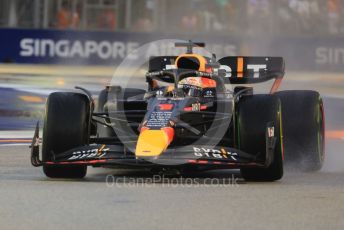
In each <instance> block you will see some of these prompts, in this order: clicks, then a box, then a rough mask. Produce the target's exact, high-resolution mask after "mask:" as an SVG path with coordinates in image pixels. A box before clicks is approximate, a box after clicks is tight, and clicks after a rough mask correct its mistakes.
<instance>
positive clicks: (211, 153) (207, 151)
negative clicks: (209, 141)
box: [193, 147, 238, 161]
mask: <svg viewBox="0 0 344 230" xmlns="http://www.w3.org/2000/svg"><path fill="white" fill-rule="evenodd" d="M193 150H194V155H195V156H197V157H207V158H213V159H231V160H233V161H237V158H236V157H237V156H238V154H237V153H236V152H229V151H226V150H225V149H224V148H221V149H212V148H196V147H193Z"/></svg>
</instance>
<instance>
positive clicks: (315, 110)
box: [276, 90, 325, 171]
mask: <svg viewBox="0 0 344 230" xmlns="http://www.w3.org/2000/svg"><path fill="white" fill-rule="evenodd" d="M276 95H277V96H278V97H279V98H280V100H281V103H282V108H283V124H284V129H283V132H284V139H285V158H286V163H287V165H289V166H294V165H295V166H296V167H297V168H299V169H301V170H303V171H317V170H320V169H321V167H322V165H323V163H324V158H325V138H324V132H325V125H324V124H325V123H324V120H325V119H324V106H323V102H322V99H321V97H320V95H319V93H318V92H315V91H311V90H288V91H281V92H277V93H276Z"/></svg>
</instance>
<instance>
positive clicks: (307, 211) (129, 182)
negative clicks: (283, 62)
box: [0, 79, 344, 230]
mask: <svg viewBox="0 0 344 230" xmlns="http://www.w3.org/2000/svg"><path fill="white" fill-rule="evenodd" d="M301 80H302V79H301ZM308 82H309V81H308V80H307V81H306V83H307V84H308ZM287 83H288V82H287ZM306 83H304V84H301V83H300V84H298V83H296V84H295V82H294V83H291V86H290V87H286V88H292V89H294V88H298V87H300V88H306V87H305V86H307V84H306ZM342 83H343V81H341V84H342ZM314 84H315V83H314ZM318 85H320V83H319V84H317V85H314V86H312V85H311V86H309V88H317V87H320V86H318ZM287 86H288V84H287ZM336 87H337V91H335V88H336ZM319 89H320V91H321V92H322V93H323V94H327V95H330V94H331V93H333V94H336V95H339V94H341V96H340V97H342V96H343V94H342V93H341V92H342V91H343V90H342V89H343V87H342V85H340V84H337V83H336V84H335V83H332V84H331V85H329V86H328V89H327V88H323V86H321V87H320V88H319ZM343 101H344V100H343V99H339V98H338V99H334V98H331V99H329V98H327V99H325V110H326V124H327V131H333V130H339V131H341V130H344V119H343V114H344V102H343ZM0 122H3V123H4V124H9V123H10V122H11V121H8V120H4V119H2V120H1V118H0ZM15 122H18V121H17V120H15ZM20 126H21V127H22V125H20ZM13 133H14V134H15V137H17V138H20V137H21V136H18V134H17V133H15V132H13ZM340 133H341V132H339V134H340ZM6 135H7V134H6ZM343 147H344V140H342V137H341V136H340V135H337V134H336V133H335V132H334V133H332V136H331V137H330V136H329V139H328V140H327V146H326V150H327V158H326V161H325V165H324V167H323V170H322V171H321V172H318V173H300V172H296V171H295V170H294V169H288V170H287V171H286V173H285V176H284V177H283V179H282V180H281V181H278V182H274V183H246V182H245V181H243V180H242V179H241V178H240V174H239V173H238V172H237V171H214V172H207V173H199V174H194V175H184V178H188V179H184V180H176V179H175V178H174V179H173V180H172V179H165V180H163V181H161V180H159V178H157V177H155V178H152V175H151V174H149V173H148V172H144V171H118V170H113V169H94V168H89V173H88V175H87V177H86V179H84V180H79V181H75V180H52V179H47V178H46V177H45V176H44V175H43V173H42V169H41V168H33V167H32V166H31V165H30V162H29V149H28V147H27V146H0V229H32V230H39V229H44V230H46V229H57V230H61V229H83V230H84V229H85V230H86V229H164V230H165V229H198V230H199V229H245V230H246V229H264V230H266V229H279V230H281V229H321V230H323V229H344V219H343V214H344V155H343V151H342V150H343ZM233 177H234V180H233ZM190 178H191V179H190ZM208 178H209V179H208ZM106 179H108V181H109V183H106ZM153 179H154V180H155V182H154V183H152V180H153ZM211 179H212V180H211ZM143 180H145V182H142V181H143ZM190 180H191V181H190ZM114 181H115V182H114ZM211 182H213V184H212V183H211Z"/></svg>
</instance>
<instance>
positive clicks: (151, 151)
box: [135, 130, 169, 157]
mask: <svg viewBox="0 0 344 230" xmlns="http://www.w3.org/2000/svg"><path fill="white" fill-rule="evenodd" d="M168 144H169V143H168V136H167V134H166V133H165V132H164V131H163V130H144V131H143V132H142V133H140V135H139V139H138V141H137V144H136V150H135V155H136V156H137V157H154V156H159V155H160V154H161V153H162V152H163V151H165V150H166V148H167V147H168Z"/></svg>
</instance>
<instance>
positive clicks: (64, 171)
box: [42, 92, 90, 178]
mask: <svg viewBox="0 0 344 230" xmlns="http://www.w3.org/2000/svg"><path fill="white" fill-rule="evenodd" d="M89 123H90V101H89V99H88V97H87V96H86V95H84V94H81V93H73V92H55V93H52V94H50V95H49V97H48V100H47V104H46V115H45V119H44V127H43V146H42V159H43V162H48V161H51V160H53V155H55V156H58V154H60V153H62V152H64V151H67V150H69V149H72V148H75V147H78V146H81V145H85V144H87V143H88V139H89ZM43 172H44V173H45V175H46V176H47V177H51V178H83V177H85V175H86V172H87V166H84V165H80V166H79V165H77V166H74V165H73V166H71V165H44V166H43Z"/></svg>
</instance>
